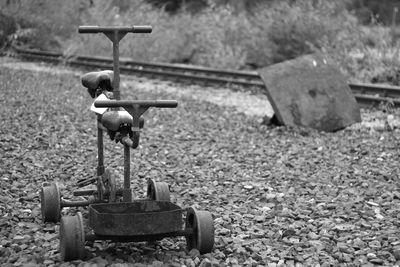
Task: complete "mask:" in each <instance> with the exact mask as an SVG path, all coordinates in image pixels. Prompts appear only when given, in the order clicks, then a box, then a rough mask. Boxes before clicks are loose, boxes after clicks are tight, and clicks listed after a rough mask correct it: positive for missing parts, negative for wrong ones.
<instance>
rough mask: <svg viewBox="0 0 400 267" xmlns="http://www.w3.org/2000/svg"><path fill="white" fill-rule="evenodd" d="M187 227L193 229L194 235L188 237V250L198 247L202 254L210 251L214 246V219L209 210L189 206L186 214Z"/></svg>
mask: <svg viewBox="0 0 400 267" xmlns="http://www.w3.org/2000/svg"><path fill="white" fill-rule="evenodd" d="M185 228H186V229H189V228H190V229H192V235H190V236H187V237H186V244H187V247H188V250H191V249H194V248H195V249H197V250H198V251H199V252H200V254H205V253H210V252H211V251H212V249H213V246H214V221H213V218H212V216H211V213H210V212H208V211H198V210H196V209H195V208H189V209H188V211H187V214H186V223H185Z"/></svg>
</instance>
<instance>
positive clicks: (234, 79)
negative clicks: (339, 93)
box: [15, 48, 400, 107]
mask: <svg viewBox="0 0 400 267" xmlns="http://www.w3.org/2000/svg"><path fill="white" fill-rule="evenodd" d="M15 51H16V52H17V54H18V55H19V56H20V57H22V58H25V59H29V60H41V61H45V62H54V63H59V62H63V63H65V64H67V65H71V66H77V67H84V68H90V69H91V70H93V69H112V58H107V57H99V56H90V57H89V56H83V55H77V56H72V57H65V56H64V55H63V54H62V53H59V52H48V51H38V50H27V49H20V48H16V49H15ZM120 70H121V73H125V74H130V75H140V76H147V77H150V78H161V79H166V78H168V79H172V80H174V81H188V82H191V83H201V84H206V85H208V84H229V85H231V86H232V87H237V88H244V89H245V90H247V91H250V92H253V93H263V90H265V89H264V87H265V86H264V83H263V81H262V80H261V78H260V76H259V74H258V73H257V72H254V71H230V70H218V69H212V68H203V67H195V66H188V65H177V64H166V63H149V62H141V61H133V60H131V59H127V58H121V59H120ZM349 86H350V88H351V90H352V92H353V94H354V96H355V98H356V100H357V102H359V103H360V104H362V105H369V106H371V105H376V104H379V103H381V102H387V103H390V104H391V105H393V106H395V107H400V87H397V86H389V85H378V84H366V83H357V84H356V83H349Z"/></svg>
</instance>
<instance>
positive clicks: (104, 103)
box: [94, 100, 178, 108]
mask: <svg viewBox="0 0 400 267" xmlns="http://www.w3.org/2000/svg"><path fill="white" fill-rule="evenodd" d="M135 105H138V106H140V107H144V108H149V107H156V108H176V107H177V106H178V101H176V100H98V101H95V102H94V106H95V107H97V108H117V107H122V108H124V107H132V106H135Z"/></svg>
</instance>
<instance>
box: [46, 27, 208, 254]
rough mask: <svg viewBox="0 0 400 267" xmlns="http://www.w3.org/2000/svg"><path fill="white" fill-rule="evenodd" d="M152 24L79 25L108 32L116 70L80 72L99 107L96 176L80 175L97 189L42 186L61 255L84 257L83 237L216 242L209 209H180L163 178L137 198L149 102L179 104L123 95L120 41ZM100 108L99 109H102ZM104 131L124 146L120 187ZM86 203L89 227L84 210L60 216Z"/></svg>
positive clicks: (200, 245) (195, 244)
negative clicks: (134, 167) (135, 161)
mask: <svg viewBox="0 0 400 267" xmlns="http://www.w3.org/2000/svg"><path fill="white" fill-rule="evenodd" d="M151 31H152V27H151V26H123V27H121V26H107V27H99V26H80V27H79V33H104V34H105V35H106V36H107V37H108V38H109V39H110V40H111V41H112V44H113V59H114V67H113V71H99V72H90V73H87V74H85V75H83V76H82V84H83V85H84V86H85V87H86V88H87V89H88V92H89V94H90V95H91V96H92V97H93V98H94V97H97V99H96V101H95V102H94V106H95V109H97V113H98V115H97V126H98V127H97V131H98V132H97V146H98V165H97V175H96V177H95V178H94V179H88V180H80V181H78V186H79V187H83V186H86V185H89V184H91V183H96V187H95V189H89V190H78V191H76V192H74V196H89V197H88V198H86V199H85V200H80V201H70V200H66V199H64V198H62V196H61V193H60V187H59V185H58V184H57V183H52V184H50V185H47V186H44V187H43V188H42V190H41V193H40V196H41V210H42V217H43V220H44V221H45V222H59V221H60V253H61V258H62V260H74V259H83V258H84V257H85V249H84V248H85V242H86V241H95V240H109V241H115V242H134V241H154V240H160V239H162V238H165V237H175V236H185V237H186V241H187V247H188V249H189V250H190V249H192V248H195V249H198V250H199V251H200V253H209V252H211V251H212V248H213V245H214V225H213V219H212V216H211V213H210V212H208V211H199V210H196V209H195V208H188V209H182V208H181V207H179V206H177V205H176V204H174V203H172V202H171V201H170V192H169V186H168V184H167V183H165V182H158V181H155V180H154V179H150V180H148V185H147V199H139V200H133V199H132V198H133V197H132V196H133V195H132V190H131V187H130V186H131V180H130V163H131V160H130V149H131V148H132V149H136V148H137V147H138V145H139V138H140V129H141V128H142V127H143V126H144V120H143V119H142V117H141V116H142V115H143V113H145V112H146V111H147V109H149V108H151V107H157V108H175V107H177V105H178V103H177V101H175V100H121V99H120V90H119V83H120V75H119V42H120V40H121V39H122V38H123V37H124V36H125V35H126V34H127V33H151ZM99 110H101V111H99ZM103 132H107V133H108V134H109V136H110V138H111V139H113V140H115V141H116V142H118V143H121V144H122V145H123V147H124V179H123V188H117V185H116V181H115V178H114V177H112V175H111V174H110V171H109V170H108V169H106V168H105V167H104V155H103ZM83 206H88V210H89V214H88V226H89V229H87V230H85V228H84V222H83V217H82V214H81V213H80V212H77V215H75V216H61V209H62V208H63V207H83Z"/></svg>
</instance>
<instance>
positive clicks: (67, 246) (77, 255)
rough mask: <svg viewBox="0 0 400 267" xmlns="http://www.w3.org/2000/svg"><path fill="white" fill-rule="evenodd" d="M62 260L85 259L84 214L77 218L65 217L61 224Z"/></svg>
mask: <svg viewBox="0 0 400 267" xmlns="http://www.w3.org/2000/svg"><path fill="white" fill-rule="evenodd" d="M60 254H61V260H63V261H71V260H78V259H83V258H84V256H85V233H84V228H83V219H82V213H80V212H78V213H77V215H76V216H64V217H62V218H61V224H60Z"/></svg>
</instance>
